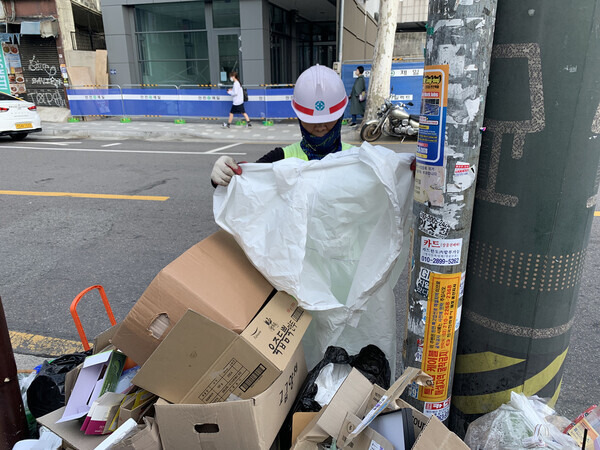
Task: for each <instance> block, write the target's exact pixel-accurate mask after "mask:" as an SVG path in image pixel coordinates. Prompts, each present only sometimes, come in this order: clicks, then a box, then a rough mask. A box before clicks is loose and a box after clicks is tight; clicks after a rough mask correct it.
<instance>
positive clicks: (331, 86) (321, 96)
mask: <svg viewBox="0 0 600 450" xmlns="http://www.w3.org/2000/svg"><path fill="white" fill-rule="evenodd" d="M347 105H348V97H347V96H346V90H345V88H344V83H343V82H342V80H341V78H340V77H339V75H338V74H337V73H335V72H334V71H333V70H331V69H330V68H328V67H325V66H319V65H316V66H313V67H310V68H308V69H307V70H305V71H304V72H302V73H301V74H300V76H299V77H298V80H297V81H296V86H295V87H294V95H293V100H292V108H293V109H294V112H295V113H296V116H298V125H299V126H300V132H301V134H302V140H301V141H300V142H296V143H294V144H291V145H288V146H287V147H285V148H281V147H277V148H275V149H274V150H271V151H270V152H269V153H267V154H266V155H264V156H263V157H261V158H260V159H259V160H258V161H256V162H259V163H272V162H275V161H279V160H281V159H284V158H292V157H293V158H300V159H303V160H305V161H309V160H313V159H322V158H324V157H325V156H327V155H328V154H330V153H334V152H338V151H341V150H347V149H349V148H352V145H351V144H346V143H343V142H342V140H341V128H342V116H343V115H344V110H345V109H346V106H347ZM234 172H235V173H241V167H239V166H238V164H237V163H236V162H235V160H234V159H233V158H232V157H231V156H221V157H220V158H219V159H217V161H216V162H215V165H214V167H213V170H212V174H211V181H212V183H213V185H215V186H216V185H218V184H219V185H221V186H227V185H228V184H229V182H230V181H231V177H232V176H233V175H234Z"/></svg>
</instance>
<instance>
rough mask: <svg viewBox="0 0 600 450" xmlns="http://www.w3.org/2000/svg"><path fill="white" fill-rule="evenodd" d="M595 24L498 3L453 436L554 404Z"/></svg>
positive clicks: (579, 228) (589, 107)
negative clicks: (490, 417) (528, 403)
mask: <svg viewBox="0 0 600 450" xmlns="http://www.w3.org/2000/svg"><path fill="white" fill-rule="evenodd" d="M599 24H600V3H598V2H597V1H596V0H580V1H578V2H575V3H569V4H566V3H564V2H559V1H557V0H545V1H532V2H522V1H519V0H505V1H502V2H499V6H498V12H497V20H496V31H495V36H494V48H493V52H492V61H491V69H490V70H491V71H490V86H489V89H488V97H487V98H488V100H487V105H486V111H485V122H484V125H485V126H486V127H487V129H486V131H485V133H484V135H483V142H482V147H481V158H480V171H479V176H478V180H477V194H476V200H475V210H474V216H473V226H472V230H471V244H470V249H469V267H468V271H467V275H466V285H465V298H464V303H463V314H462V324H461V331H460V339H459V343H458V351H457V358H456V371H455V378H454V386H453V389H452V391H453V393H452V413H451V420H450V425H451V427H452V428H453V430H454V431H455V432H457V433H458V434H461V435H463V434H464V433H465V431H466V427H467V425H468V424H469V422H471V421H472V420H473V419H475V418H477V417H479V416H480V415H481V414H484V413H486V412H489V411H493V410H494V409H496V408H497V407H498V406H500V405H501V404H503V403H505V402H507V401H509V400H510V393H511V391H516V392H523V393H524V394H526V395H528V396H529V395H534V394H537V395H538V396H540V397H543V398H549V399H550V405H553V404H554V402H555V401H556V400H557V398H558V394H559V391H560V388H561V382H562V374H563V365H564V361H565V358H566V355H567V350H568V348H569V341H570V334H571V328H572V326H573V323H574V322H575V321H576V317H575V309H576V300H577V295H578V291H579V286H580V283H581V275H582V270H583V264H584V260H585V254H586V247H587V243H588V240H589V236H590V229H591V225H592V221H593V220H594V210H595V209H596V208H595V207H596V205H597V192H598V181H599V179H600V176H599V175H600V174H599V172H598V162H599V159H600V145H599V144H600V136H599V134H600V106H599V104H600V77H598V73H600V44H599V42H600V41H599V40H598V26H599ZM596 220H598V219H596ZM588 373H589V374H591V371H590V372H588ZM591 377H592V378H591V379H590V378H588V379H587V381H588V382H589V383H590V386H591V384H594V385H597V384H596V383H597V374H596V373H593V374H591ZM588 387H589V386H588ZM592 446H593V445H592ZM588 447H590V445H589V443H588ZM586 448H587V447H586Z"/></svg>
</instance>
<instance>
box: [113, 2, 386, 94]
mask: <svg viewBox="0 0 600 450" xmlns="http://www.w3.org/2000/svg"><path fill="white" fill-rule="evenodd" d="M342 4H343V7H342ZM101 9H102V16H103V21H104V30H105V33H106V43H107V49H108V55H109V56H108V58H109V71H110V83H112V84H119V85H127V84H162V85H177V86H181V85H206V84H213V85H216V84H221V83H223V84H226V83H227V82H228V76H227V75H228V73H229V72H230V71H236V72H238V73H239V74H240V76H241V79H242V80H243V82H244V84H246V85H259V84H288V83H293V82H294V81H295V80H296V78H297V76H298V75H299V74H300V73H301V72H302V71H303V70H304V69H306V68H308V67H310V66H311V65H314V64H323V65H327V66H329V67H332V66H333V63H334V62H335V61H339V60H340V58H344V59H370V58H372V55H373V48H374V43H375V37H376V22H375V19H374V17H373V15H372V14H370V13H369V12H367V11H366V10H365V7H364V1H360V0H344V1H342V0H302V1H299V0H195V1H179V0H101ZM340 43H341V45H340Z"/></svg>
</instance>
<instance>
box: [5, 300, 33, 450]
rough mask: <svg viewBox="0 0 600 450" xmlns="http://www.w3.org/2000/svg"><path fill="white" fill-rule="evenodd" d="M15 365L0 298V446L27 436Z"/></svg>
mask: <svg viewBox="0 0 600 450" xmlns="http://www.w3.org/2000/svg"><path fill="white" fill-rule="evenodd" d="M27 434H28V427H27V419H26V416H25V408H24V406H23V400H22V398H21V390H20V388H19V380H18V378H17V365H16V363H15V356H14V354H13V351H12V345H11V342H10V335H9V334H8V326H7V325H6V318H5V316H4V308H3V307H2V300H1V299H0V448H12V447H13V446H14V445H15V444H16V443H17V442H18V441H20V440H22V439H27V437H28V435H27Z"/></svg>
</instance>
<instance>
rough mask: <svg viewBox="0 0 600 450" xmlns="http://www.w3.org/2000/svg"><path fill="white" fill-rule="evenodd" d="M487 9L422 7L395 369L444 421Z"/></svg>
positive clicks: (419, 402) (490, 27) (415, 400)
mask: <svg viewBox="0 0 600 450" xmlns="http://www.w3.org/2000/svg"><path fill="white" fill-rule="evenodd" d="M495 15H496V0H481V1H479V2H472V1H471V2H469V1H459V2H448V1H446V0H431V1H430V2H429V20H428V24H427V41H426V55H425V69H424V74H423V91H422V99H421V101H422V104H421V116H420V124H419V138H418V143H417V167H416V172H415V193H414V203H413V214H414V215H415V224H414V229H413V247H412V248H413V258H412V266H411V279H410V288H409V293H408V317H407V325H406V339H405V342H404V347H403V355H402V356H403V358H402V359H403V366H404V367H408V366H415V367H421V368H422V369H423V370H424V371H425V372H427V373H428V374H429V375H431V376H432V377H433V378H434V382H435V385H434V387H433V388H430V387H417V386H412V387H411V388H409V389H408V390H407V392H406V394H405V399H406V400H407V401H408V402H409V403H411V404H412V405H413V406H414V407H416V408H417V409H419V410H420V411H423V412H424V413H425V414H428V415H432V414H435V415H436V416H437V417H438V418H439V419H440V420H442V421H447V420H448V415H449V411H450V396H451V386H452V377H453V368H454V354H455V350H456V343H457V337H458V326H459V323H460V314H461V303H462V280H463V277H464V273H465V270H466V265H467V250H468V246H469V233H470V226H471V216H472V211H473V210H472V208H473V201H474V198H475V178H476V173H477V167H478V159H479V147H480V144H481V127H482V126H483V112H484V107H485V93H486V90H487V86H488V71H489V61H490V55H491V49H492V39H493V33H494V21H495Z"/></svg>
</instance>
